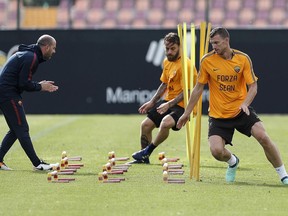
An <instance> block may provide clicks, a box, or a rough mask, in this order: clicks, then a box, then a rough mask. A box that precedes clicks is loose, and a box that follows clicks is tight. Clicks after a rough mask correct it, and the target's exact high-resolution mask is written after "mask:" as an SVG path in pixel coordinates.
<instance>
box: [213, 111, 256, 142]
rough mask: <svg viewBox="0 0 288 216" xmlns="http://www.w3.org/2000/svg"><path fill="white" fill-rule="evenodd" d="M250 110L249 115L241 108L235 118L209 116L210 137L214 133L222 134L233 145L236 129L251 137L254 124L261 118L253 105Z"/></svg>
mask: <svg viewBox="0 0 288 216" xmlns="http://www.w3.org/2000/svg"><path fill="white" fill-rule="evenodd" d="M249 111H250V115H249V116H248V115H247V114H246V113H245V112H243V111H242V110H241V112H240V113H239V114H238V115H237V116H236V117H235V118H229V119H216V118H212V117H209V120H208V121H209V132H208V137H210V136H212V135H218V136H221V137H222V138H223V139H224V140H225V143H226V144H230V145H232V138H233V134H234V131H235V129H236V130H237V131H239V132H240V133H242V134H245V135H246V136H248V137H250V136H251V128H252V126H253V125H254V124H255V123H256V122H259V121H261V120H260V119H259V117H258V116H257V114H256V112H255V110H254V109H253V108H252V107H249Z"/></svg>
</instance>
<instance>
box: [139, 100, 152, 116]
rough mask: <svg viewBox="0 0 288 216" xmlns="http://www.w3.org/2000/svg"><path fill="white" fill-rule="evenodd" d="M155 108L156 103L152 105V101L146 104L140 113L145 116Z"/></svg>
mask: <svg viewBox="0 0 288 216" xmlns="http://www.w3.org/2000/svg"><path fill="white" fill-rule="evenodd" d="M153 106H154V103H152V102H151V101H148V102H146V103H144V104H143V105H142V106H141V107H140V108H139V109H138V112H139V113H141V114H145V113H147V112H148V110H150V109H151V108H152V107H153Z"/></svg>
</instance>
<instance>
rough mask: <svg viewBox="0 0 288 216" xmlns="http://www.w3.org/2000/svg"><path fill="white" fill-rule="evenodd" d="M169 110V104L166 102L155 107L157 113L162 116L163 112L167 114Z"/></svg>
mask: <svg viewBox="0 0 288 216" xmlns="http://www.w3.org/2000/svg"><path fill="white" fill-rule="evenodd" d="M169 108H170V105H169V102H166V103H163V104H161V105H160V106H159V107H157V112H158V113H159V114H161V115H162V114H164V113H165V112H167V110H168V109H169Z"/></svg>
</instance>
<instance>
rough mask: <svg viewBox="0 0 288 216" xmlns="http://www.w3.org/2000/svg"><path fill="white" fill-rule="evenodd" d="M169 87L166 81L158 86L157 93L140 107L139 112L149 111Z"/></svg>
mask: <svg viewBox="0 0 288 216" xmlns="http://www.w3.org/2000/svg"><path fill="white" fill-rule="evenodd" d="M166 89H167V84H166V83H161V85H160V86H159V87H158V89H157V91H156V93H155V94H154V96H153V97H152V98H151V100H149V101H148V102H146V103H144V104H143V105H142V106H141V107H140V108H139V109H138V111H139V113H141V114H143V113H147V111H148V110H149V109H151V108H152V107H153V106H154V105H155V103H156V102H157V101H158V100H159V99H160V98H161V97H162V95H163V94H164V93H165V91H166Z"/></svg>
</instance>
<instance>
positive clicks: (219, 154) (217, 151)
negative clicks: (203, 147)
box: [210, 148, 224, 161]
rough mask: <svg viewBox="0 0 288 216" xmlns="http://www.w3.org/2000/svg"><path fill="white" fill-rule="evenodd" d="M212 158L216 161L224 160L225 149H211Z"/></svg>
mask: <svg viewBox="0 0 288 216" xmlns="http://www.w3.org/2000/svg"><path fill="white" fill-rule="evenodd" d="M210 151H211V154H212V156H213V157H214V158H215V159H216V160H220V161H221V160H222V158H223V153H224V151H223V149H220V148H211V149H210Z"/></svg>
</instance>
